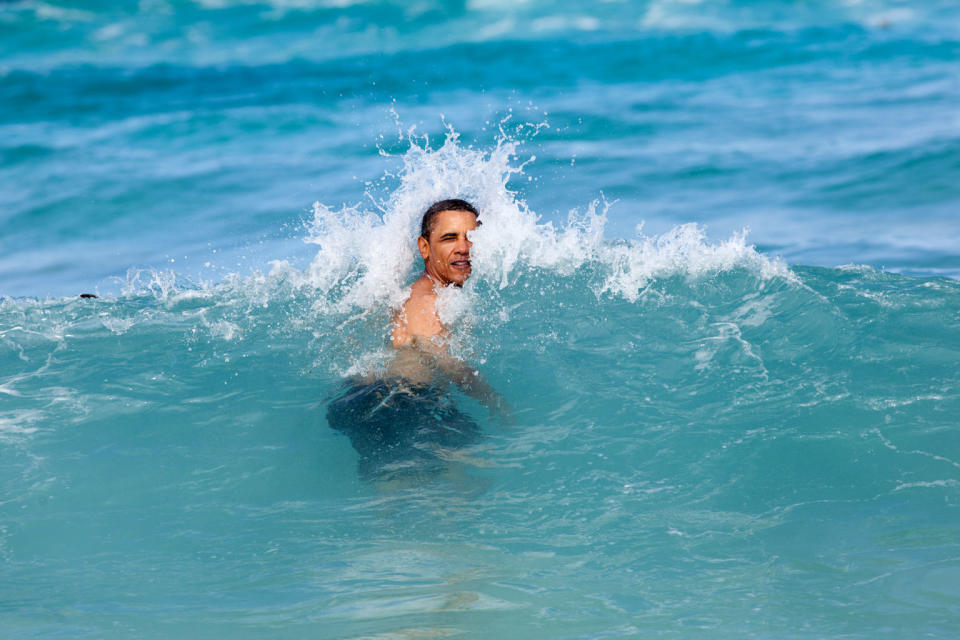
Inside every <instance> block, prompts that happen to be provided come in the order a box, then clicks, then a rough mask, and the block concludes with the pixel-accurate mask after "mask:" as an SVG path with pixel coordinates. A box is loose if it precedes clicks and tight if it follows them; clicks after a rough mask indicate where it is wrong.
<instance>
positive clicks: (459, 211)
mask: <svg viewBox="0 0 960 640" xmlns="http://www.w3.org/2000/svg"><path fill="white" fill-rule="evenodd" d="M479 217H480V214H479V213H477V210H476V209H475V208H474V207H473V205H471V204H470V203H469V202H467V201H465V200H441V201H440V202H436V203H434V204H433V205H431V206H430V208H429V209H427V211H426V212H425V213H424V214H423V219H422V220H421V221H420V237H419V238H417V248H418V249H419V250H420V255H421V256H422V257H423V274H422V275H421V276H420V277H419V278H417V280H416V281H415V282H414V283H413V284H412V285H411V286H410V298H409V299H408V300H407V301H406V303H404V305H403V309H402V311H401V312H400V313H399V314H398V316H397V317H395V318H394V328H393V346H395V347H404V346H421V347H422V346H426V344H427V343H426V342H425V339H430V338H435V337H440V338H441V339H442V338H443V337H446V335H447V331H446V329H445V328H444V327H443V325H442V324H441V323H440V317H439V316H438V315H437V293H438V290H439V288H440V287H446V286H449V285H451V284H452V285H454V286H457V287H462V286H463V283H464V282H466V281H467V278H469V277H470V271H471V265H470V247H471V246H473V243H472V242H470V239H469V238H468V237H467V234H468V233H469V232H471V231H473V230H474V229H476V228H477V226H478V225H479V224H480V222H479ZM430 343H432V344H436V343H437V341H436V340H430Z"/></svg>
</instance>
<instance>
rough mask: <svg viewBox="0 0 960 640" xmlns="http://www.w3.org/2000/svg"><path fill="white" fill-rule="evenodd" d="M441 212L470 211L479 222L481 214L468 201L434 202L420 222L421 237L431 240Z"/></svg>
mask: <svg viewBox="0 0 960 640" xmlns="http://www.w3.org/2000/svg"><path fill="white" fill-rule="evenodd" d="M441 211H469V212H470V213H472V214H473V215H475V216H476V217H477V219H478V220H479V218H480V212H479V211H477V209H476V207H474V206H473V205H472V204H470V203H469V202H467V201H466V200H459V199H457V198H453V199H451V200H441V201H439V202H434V203H433V204H432V205H430V208H428V209H427V210H426V211H425V212H424V213H423V219H421V220H420V235H421V236H422V237H424V238H426V239H427V240H429V239H430V233H431V232H432V231H433V221H434V219H435V218H436V217H437V214H438V213H440V212H441ZM478 224H479V223H478Z"/></svg>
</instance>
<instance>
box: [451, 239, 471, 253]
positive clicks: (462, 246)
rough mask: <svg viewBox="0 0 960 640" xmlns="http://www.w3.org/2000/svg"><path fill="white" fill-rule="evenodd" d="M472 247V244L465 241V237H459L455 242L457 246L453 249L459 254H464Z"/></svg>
mask: <svg viewBox="0 0 960 640" xmlns="http://www.w3.org/2000/svg"><path fill="white" fill-rule="evenodd" d="M472 246H473V243H472V242H470V241H469V240H467V238H466V237H461V238H459V239H458V240H457V246H456V247H455V249H456V250H457V251H459V252H461V253H466V252H468V251H470V247H472Z"/></svg>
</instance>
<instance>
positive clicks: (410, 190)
mask: <svg viewBox="0 0 960 640" xmlns="http://www.w3.org/2000/svg"><path fill="white" fill-rule="evenodd" d="M521 146H522V143H521V142H519V141H517V140H513V139H510V138H508V137H506V136H505V137H503V138H502V139H501V140H500V142H499V143H498V144H497V145H496V146H495V147H493V148H491V149H487V150H483V149H475V148H472V147H470V146H465V145H463V144H461V142H460V140H459V138H458V136H457V134H456V133H455V132H453V131H452V130H450V131H449V132H448V134H447V136H446V138H445V140H444V142H443V144H442V145H441V146H440V147H439V148H436V149H431V148H430V146H429V143H428V141H427V140H420V139H417V138H414V137H410V148H409V150H408V151H407V152H406V153H405V154H404V156H403V158H402V160H403V168H402V170H401V172H400V173H399V176H398V177H399V179H400V184H399V185H398V187H397V188H396V190H394V191H393V192H392V194H390V196H389V197H388V198H386V199H385V200H383V201H378V202H376V205H375V206H374V207H369V208H364V207H361V206H359V205H358V206H351V207H345V208H342V209H333V208H331V207H328V206H326V205H323V204H321V203H316V204H315V205H314V210H313V215H314V217H313V221H312V224H311V227H310V234H309V238H308V241H309V242H312V243H314V244H316V245H318V246H319V250H318V252H317V254H316V256H315V257H314V259H313V261H312V263H311V264H310V266H309V267H308V268H307V269H306V270H304V271H303V272H297V271H296V270H293V269H292V268H291V267H290V265H289V264H287V263H285V262H279V263H276V264H275V265H274V270H273V272H272V275H274V276H278V275H283V276H284V277H289V278H291V279H292V280H293V281H294V282H295V283H296V284H297V285H299V286H308V287H311V288H313V289H315V290H316V292H317V293H318V294H319V296H318V300H319V301H320V304H321V306H322V307H323V309H318V310H324V311H333V312H339V313H350V312H355V311H357V310H362V309H370V308H373V307H377V306H380V307H382V306H388V307H392V308H396V307H398V306H399V305H400V304H402V302H403V300H404V299H405V295H406V289H405V287H406V285H407V284H408V281H409V278H410V276H411V274H412V273H413V272H414V271H415V270H416V269H418V268H419V256H418V255H417V253H416V251H415V240H414V239H415V237H416V236H417V235H418V233H419V223H420V216H421V215H422V212H423V211H424V210H425V209H426V208H427V207H428V206H429V205H430V204H431V203H432V202H435V201H437V200H442V199H445V198H452V197H460V198H464V199H466V200H469V201H471V202H473V204H474V205H476V206H477V208H478V209H479V210H480V212H481V215H480V220H481V222H482V225H481V226H480V227H479V228H478V229H477V230H476V231H474V232H472V234H471V239H472V241H473V248H472V252H471V259H472V262H473V267H474V269H473V278H471V280H470V281H469V282H468V285H467V287H465V289H466V290H467V291H468V292H469V290H470V289H472V288H473V287H472V285H473V284H474V283H476V282H479V281H485V282H487V283H489V284H490V285H492V286H494V287H495V288H496V289H504V288H506V287H510V286H514V285H516V283H517V282H518V280H519V279H520V278H521V276H522V274H523V273H526V272H527V270H529V269H537V270H546V271H550V272H553V273H555V274H556V275H558V276H569V275H571V274H573V273H574V272H576V271H577V270H578V269H581V268H582V267H584V266H585V265H590V266H591V267H595V271H596V272H597V273H599V274H600V276H599V280H597V281H596V282H595V283H594V284H593V286H594V289H595V292H596V293H597V294H598V295H612V296H616V297H622V298H624V299H627V300H630V301H635V300H637V299H638V298H639V297H641V296H642V295H643V293H644V291H645V290H646V288H647V287H648V286H649V284H650V282H651V281H653V280H655V279H657V278H662V277H669V276H675V275H683V276H686V277H690V278H698V277H705V276H711V275H714V274H716V273H718V272H721V271H725V270H731V269H737V268H740V269H746V270H748V271H750V272H752V273H753V274H754V275H755V276H756V277H758V278H759V279H767V278H772V277H783V278H793V276H792V274H791V272H790V271H789V270H788V269H787V267H786V265H785V264H784V263H783V262H782V261H780V260H778V259H771V258H768V257H766V256H764V255H762V254H760V253H758V252H757V251H756V250H755V248H754V247H753V246H751V245H749V244H747V242H746V239H745V233H738V234H735V235H733V236H732V237H730V238H728V239H726V240H723V241H721V242H712V241H711V240H709V239H708V237H707V234H706V230H705V229H704V228H703V227H701V226H698V225H696V224H685V225H680V226H677V227H675V228H673V229H671V230H670V231H668V232H666V233H664V234H662V235H659V236H645V235H643V234H642V233H641V232H640V228H638V235H637V237H636V238H633V239H628V240H618V241H611V240H609V239H607V238H605V237H604V227H605V223H606V212H607V210H608V208H609V206H610V205H609V204H608V203H607V202H606V201H603V200H598V201H595V202H593V203H589V204H588V205H586V206H585V207H584V208H583V209H581V210H573V211H571V212H570V213H569V215H568V217H567V220H566V221H565V222H564V223H562V224H555V223H553V222H549V221H544V220H542V219H541V218H540V217H539V216H538V215H537V214H536V213H534V212H533V211H531V210H530V209H529V208H528V207H527V206H526V204H525V203H524V202H523V200H522V199H521V198H519V197H518V195H517V194H516V193H515V192H514V191H512V190H511V189H510V186H509V182H510V180H511V179H512V178H515V177H516V176H517V175H519V174H522V173H523V167H524V165H525V164H526V162H531V161H535V157H529V158H527V159H526V160H525V161H521V160H520V159H519V157H518V156H519V151H520V149H521ZM641 226H642V225H641ZM454 299H455V296H452V295H451V296H447V297H446V298H444V301H445V304H446V306H447V309H448V312H449V313H451V314H454V315H456V314H458V313H462V309H459V310H458V308H457V306H456V305H453V306H450V305H451V304H452V303H453V301H454Z"/></svg>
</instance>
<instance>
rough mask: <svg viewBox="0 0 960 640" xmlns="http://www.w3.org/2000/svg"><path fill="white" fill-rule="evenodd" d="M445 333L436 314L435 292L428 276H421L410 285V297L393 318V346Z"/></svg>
mask: <svg viewBox="0 0 960 640" xmlns="http://www.w3.org/2000/svg"><path fill="white" fill-rule="evenodd" d="M445 333H446V330H445V329H444V327H443V324H441V322H440V317H439V316H438V315H437V293H436V291H434V289H433V283H432V282H431V281H430V280H429V278H426V277H421V278H420V279H418V280H417V281H416V282H414V283H413V285H412V286H411V287H410V297H409V298H408V299H407V301H406V302H405V303H404V304H403V308H402V309H401V310H400V312H399V313H398V314H397V315H396V316H395V317H394V319H393V335H392V339H393V346H395V347H400V346H404V345H409V344H414V343H415V342H416V339H417V338H418V337H430V336H436V335H443V334H445Z"/></svg>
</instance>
